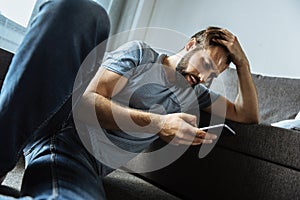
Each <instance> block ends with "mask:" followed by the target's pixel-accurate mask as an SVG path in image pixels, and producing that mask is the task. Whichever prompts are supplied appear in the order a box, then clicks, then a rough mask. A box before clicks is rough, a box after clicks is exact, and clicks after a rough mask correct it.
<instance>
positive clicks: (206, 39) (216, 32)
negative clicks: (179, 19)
mask: <svg viewBox="0 0 300 200" xmlns="http://www.w3.org/2000/svg"><path fill="white" fill-rule="evenodd" d="M221 29H222V28H220V27H215V26H210V27H208V28H207V29H204V30H201V31H199V32H197V33H195V34H194V35H193V36H192V37H191V39H192V38H195V39H196V41H197V45H199V47H201V48H204V49H205V48H207V47H209V46H219V47H222V48H224V49H225V51H228V49H227V48H226V47H224V46H223V45H221V44H219V43H216V42H214V41H213V39H225V38H224V35H223V33H222V32H221ZM227 62H228V63H230V62H231V59H230V57H228V61H227Z"/></svg>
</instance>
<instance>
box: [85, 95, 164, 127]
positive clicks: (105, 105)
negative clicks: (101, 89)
mask: <svg viewBox="0 0 300 200" xmlns="http://www.w3.org/2000/svg"><path fill="white" fill-rule="evenodd" d="M82 102H83V103H82V108H81V110H84V111H85V113H86V114H85V115H82V116H84V117H81V119H82V120H84V121H85V122H86V123H89V124H93V125H95V124H97V125H98V124H100V126H101V128H104V129H110V130H123V131H129V132H147V133H157V132H158V131H159V127H160V126H161V117H162V116H161V115H158V114H154V113H150V112H144V111H140V110H136V109H132V108H129V107H125V106H121V105H119V104H117V103H115V102H113V101H112V100H111V99H108V98H106V97H104V96H102V95H99V94H97V93H89V94H88V95H85V96H84V97H83V99H82ZM81 113H82V112H81Z"/></svg>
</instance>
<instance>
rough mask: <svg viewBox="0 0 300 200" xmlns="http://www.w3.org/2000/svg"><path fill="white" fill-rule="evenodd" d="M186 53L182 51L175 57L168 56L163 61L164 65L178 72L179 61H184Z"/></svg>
mask: <svg viewBox="0 0 300 200" xmlns="http://www.w3.org/2000/svg"><path fill="white" fill-rule="evenodd" d="M184 54H185V52H184V51H183V50H182V51H180V52H178V53H176V54H174V55H171V56H166V57H165V58H164V60H163V65H165V66H167V67H169V68H170V69H172V70H174V71H176V67H177V65H178V63H179V61H180V60H181V59H182V57H183V55H184Z"/></svg>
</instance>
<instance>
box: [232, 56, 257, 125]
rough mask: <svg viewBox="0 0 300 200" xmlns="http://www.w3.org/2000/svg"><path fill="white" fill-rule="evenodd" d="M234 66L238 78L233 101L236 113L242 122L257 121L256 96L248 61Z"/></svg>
mask: <svg viewBox="0 0 300 200" xmlns="http://www.w3.org/2000/svg"><path fill="white" fill-rule="evenodd" d="M236 68H237V74H238V79H239V88H238V95H237V97H236V100H235V103H234V104H235V109H236V112H237V115H238V116H239V117H240V118H241V119H242V120H243V121H244V122H249V123H258V121H259V114H258V98H257V92H256V88H255V85H254V83H253V80H252V77H251V72H250V67H249V63H248V62H245V63H244V64H243V66H237V67H236Z"/></svg>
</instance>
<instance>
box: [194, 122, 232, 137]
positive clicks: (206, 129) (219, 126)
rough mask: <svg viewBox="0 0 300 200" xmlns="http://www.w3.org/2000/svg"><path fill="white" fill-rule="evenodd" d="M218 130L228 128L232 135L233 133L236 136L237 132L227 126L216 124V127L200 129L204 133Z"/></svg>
mask: <svg viewBox="0 0 300 200" xmlns="http://www.w3.org/2000/svg"><path fill="white" fill-rule="evenodd" d="M217 128H226V129H227V130H228V131H229V132H230V133H232V134H233V135H236V133H235V131H234V130H233V129H232V128H230V127H229V126H228V125H227V124H216V125H212V126H207V127H201V128H199V129H200V130H202V131H207V132H209V130H212V129H217ZM212 132H213V131H212Z"/></svg>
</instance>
